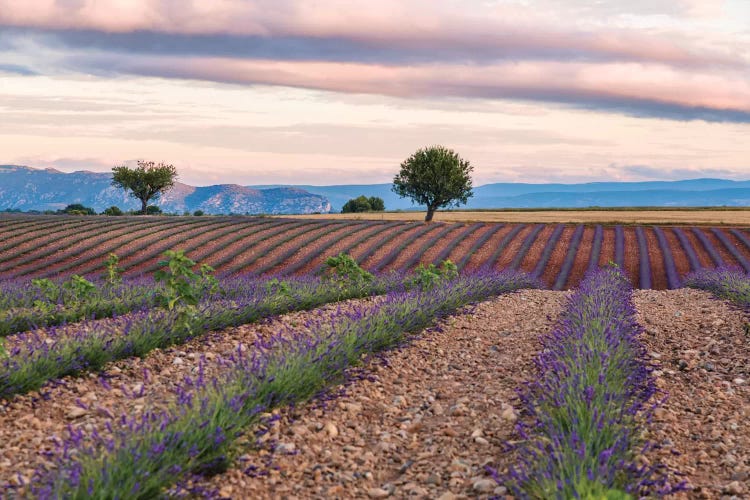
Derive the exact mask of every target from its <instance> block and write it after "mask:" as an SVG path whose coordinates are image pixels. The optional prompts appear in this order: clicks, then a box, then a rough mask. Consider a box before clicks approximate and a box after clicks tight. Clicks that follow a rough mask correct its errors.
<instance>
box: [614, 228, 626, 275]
mask: <svg viewBox="0 0 750 500" xmlns="http://www.w3.org/2000/svg"><path fill="white" fill-rule="evenodd" d="M615 264H617V265H618V266H619V267H620V269H625V230H624V229H623V228H622V226H615Z"/></svg>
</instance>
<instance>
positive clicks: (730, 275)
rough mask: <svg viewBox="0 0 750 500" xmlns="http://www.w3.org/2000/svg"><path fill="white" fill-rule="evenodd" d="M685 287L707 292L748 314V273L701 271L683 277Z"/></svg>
mask: <svg viewBox="0 0 750 500" xmlns="http://www.w3.org/2000/svg"><path fill="white" fill-rule="evenodd" d="M685 286H689V287H691V288H699V289H701V290H707V291H709V292H711V293H713V294H714V295H715V296H717V297H719V298H722V299H726V300H729V301H731V302H733V303H734V304H736V305H738V306H740V307H742V308H744V309H745V310H746V311H747V312H749V313H750V273H747V272H744V271H743V270H741V269H740V268H731V267H720V268H717V269H701V270H699V271H696V272H693V273H690V274H688V275H687V276H686V277H685Z"/></svg>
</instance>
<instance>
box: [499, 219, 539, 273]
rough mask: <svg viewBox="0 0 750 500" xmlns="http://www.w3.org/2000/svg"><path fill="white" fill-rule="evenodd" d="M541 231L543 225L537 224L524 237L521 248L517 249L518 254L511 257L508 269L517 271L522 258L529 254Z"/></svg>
mask: <svg viewBox="0 0 750 500" xmlns="http://www.w3.org/2000/svg"><path fill="white" fill-rule="evenodd" d="M542 229H544V224H537V225H536V226H534V229H532V230H531V232H530V233H529V234H528V235H527V236H526V239H525V240H523V243H522V244H521V248H519V249H518V253H516V255H515V257H513V261H512V262H511V263H510V265H509V266H508V268H509V269H518V268H519V267H520V266H521V262H523V258H524V257H526V254H527V253H528V252H529V249H530V248H531V245H533V244H534V242H535V241H536V239H537V237H538V236H539V233H541V232H542Z"/></svg>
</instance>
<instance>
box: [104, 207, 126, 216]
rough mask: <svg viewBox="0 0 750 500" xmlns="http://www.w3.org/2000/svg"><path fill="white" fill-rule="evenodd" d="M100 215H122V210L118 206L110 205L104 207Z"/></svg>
mask: <svg viewBox="0 0 750 500" xmlns="http://www.w3.org/2000/svg"><path fill="white" fill-rule="evenodd" d="M102 215H124V212H123V211H122V210H120V207H116V206H114V205H112V206H111V207H109V208H105V209H104V211H103V212H102Z"/></svg>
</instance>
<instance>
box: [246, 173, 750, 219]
mask: <svg viewBox="0 0 750 500" xmlns="http://www.w3.org/2000/svg"><path fill="white" fill-rule="evenodd" d="M256 187H263V186H256ZM295 187H298V188H301V189H304V190H305V191H309V192H310V193H315V194H319V195H322V196H325V197H327V198H328V199H329V200H330V202H331V210H332V211H334V212H338V211H340V210H341V207H342V206H343V205H344V203H346V202H347V201H348V200H350V199H351V198H355V197H357V196H359V195H365V196H379V197H381V198H383V200H384V201H385V207H386V209H387V210H399V209H402V210H408V209H412V208H417V207H414V206H413V205H412V204H411V203H410V201H409V200H405V199H402V198H399V197H398V196H397V195H396V194H394V193H393V192H392V191H391V184H362V185H341V186H307V185H304V186H295ZM712 205H715V206H725V205H726V206H748V205H750V181H730V180H724V179H690V180H683V181H647V182H589V183H582V184H525V183H497V184H485V185H483V186H478V187H476V188H474V196H473V197H472V198H470V199H469V204H468V205H467V207H466V208H546V207H559V208H563V207H589V206H600V207H616V206H674V207H694V206H712Z"/></svg>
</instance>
